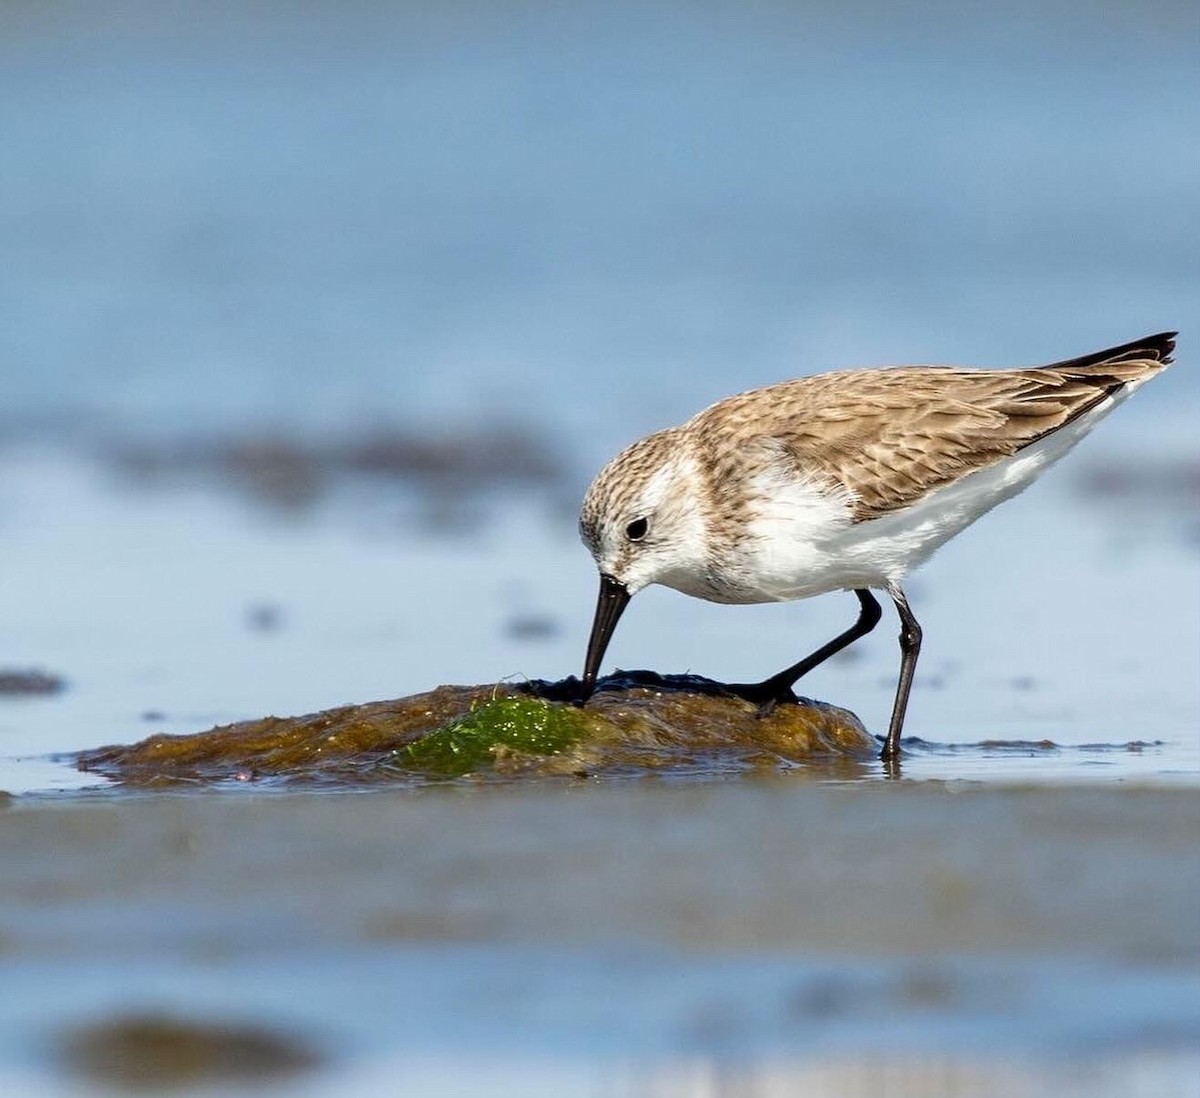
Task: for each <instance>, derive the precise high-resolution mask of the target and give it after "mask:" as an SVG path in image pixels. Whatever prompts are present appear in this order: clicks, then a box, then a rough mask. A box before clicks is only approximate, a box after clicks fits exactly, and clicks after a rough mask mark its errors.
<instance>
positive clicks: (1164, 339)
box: [1047, 332, 1179, 370]
mask: <svg viewBox="0 0 1200 1098" xmlns="http://www.w3.org/2000/svg"><path fill="white" fill-rule="evenodd" d="M1178 336H1179V333H1178V332H1159V333H1158V334H1157V335H1148V336H1145V337H1143V338H1142V339H1135V340H1134V341H1133V342H1132V343H1122V344H1121V345H1120V346H1118V347H1108V348H1106V349H1105V350H1103V351H1096V352H1094V353H1093V354H1090V355H1083V356H1082V357H1080V358H1069V359H1066V360H1065V361H1064V362H1055V363H1053V364H1052V365H1051V366H1049V367H1047V369H1050V370H1063V369H1076V370H1078V369H1084V368H1086V367H1088V366H1100V365H1103V364H1104V363H1107V362H1132V361H1135V360H1144V361H1149V362H1158V363H1159V364H1161V365H1163V366H1169V365H1170V364H1171V363H1172V362H1173V361H1174V358H1173V356H1174V354H1175V340H1176V338H1177V337H1178Z"/></svg>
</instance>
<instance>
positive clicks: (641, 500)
mask: <svg viewBox="0 0 1200 1098" xmlns="http://www.w3.org/2000/svg"><path fill="white" fill-rule="evenodd" d="M1176 334H1177V333H1175V332H1163V333H1161V334H1159V335H1152V336H1147V337H1146V338H1145V339H1139V340H1136V341H1134V342H1133V343H1126V344H1123V345H1122V346H1120V347H1112V348H1109V349H1108V350H1106V351H1098V352H1097V353H1095V354H1090V355H1084V356H1083V357H1081V358H1073V359H1068V360H1067V361H1065V362H1056V363H1053V364H1052V365H1049V366H1041V367H1034V368H1027V369H1003V370H984V369H962V368H958V367H953V366H899V367H891V368H882V369H860V370H845V371H839V372H836V373H827V374H819V375H817V376H814V377H806V378H800V379H798V380H795V381H785V382H782V383H780V384H778V385H771V386H768V387H767V388H765V389H755V390H752V391H750V392H746V393H741V394H740V395H738V396H732V397H729V398H727V399H725V400H722V401H720V402H718V403H717V404H714V405H712V406H711V407H710V408H707V409H705V410H704V411H702V412H700V413H699V414H698V415H696V416H694V417H693V418H692V419H690V420H688V421H687V423H684V424H683V425H682V426H679V427H672V428H670V429H668V430H665V431H659V432H657V433H656V434H653V435H650V436H648V437H647V438H644V439H641V440H640V441H639V442H635V443H634V444H633V445H632V446H630V447H628V448H627V449H626V450H624V451H622V453H620V454H618V455H617V457H615V458H614V459H613V460H612V461H611V462H609V464H608V465H606V466H605V467H604V469H603V470H601V472H600V474H599V475H598V476H597V477H596V479H595V480H594V481H593V482H592V485H591V487H590V488H589V489H588V492H587V496H586V498H585V499H584V503H583V510H582V512H581V514H580V518H579V530H580V534H581V536H582V538H583V541H584V544H586V545H587V547H588V549H589V550H591V553H592V556H593V557H594V558H595V561H596V564H597V566H598V567H599V569H600V598H599V602H598V604H597V606H596V616H595V620H594V622H593V625H592V632H591V638H590V640H589V642H588V648H587V658H586V661H585V666H584V672H583V694H584V698H585V699H586V698H587V697H589V696H590V695H591V693H592V692H593V690H594V689H595V685H596V676H597V674H598V672H599V670H600V663H601V660H602V659H603V658H604V652H605V649H606V648H607V647H608V642H609V640H610V638H611V637H612V634H613V630H614V629H615V628H616V624H617V620H618V619H619V618H620V616H621V613H622V611H624V609H625V607H626V605H628V603H629V600H630V598H631V597H632V596H633V595H635V594H636V593H637V592H638V591H640V590H641V589H642V588H643V587H646V586H648V585H649V584H652V583H661V584H664V585H665V586H667V587H673V588H675V589H676V590H677V591H682V592H683V593H684V594H686V595H694V596H696V597H697V598H702V599H708V600H709V601H711V602H722V603H756V602H779V601H786V600H790V599H802V598H808V597H809V596H811V595H820V594H823V593H825V592H827V591H853V592H854V593H855V595H856V596H857V597H858V602H859V614H858V620H857V621H856V622H855V623H854V625H852V626H851V627H850V628H849V629H847V630H846V631H845V632H844V633H841V634H840V635H838V636H836V637H834V638H833V640H831V641H829V643H828V644H825V645H823V646H822V647H820V648H818V649H817V650H816V651H815V652H813V653H812V654H811V655H809V656H807V657H805V658H804V659H802V660H800V661H799V662H798V663H795V664H793V665H792V666H790V667H786V668H784V669H783V670H782V671H780V672H779V673H778V674H775V675H772V676H771V677H770V678H768V679H764V680H763V681H762V682H760V683H753V684H737V685H733V686H730V687H729V689H730V691H731V692H732V693H734V694H737V695H738V696H740V697H744V698H746V699H747V700H750V701H752V702H754V703H756V704H758V705H759V706H760V707H761V710H762V711H763V712H769V711H770V710H771V709H772V708H773V707H774V706H775V705H776V704H777V703H779V702H780V701H785V700H794V698H795V695H794V694H793V693H792V686H793V685H794V684H795V682H796V680H798V679H799V678H800V677H801V676H802V675H804V674H807V673H808V672H809V671H811V670H812V669H813V668H814V667H816V666H817V665H818V664H820V663H822V662H823V661H825V660H827V659H828V658H829V657H830V656H832V655H833V654H834V653H835V652H839V651H841V650H842V649H843V648H845V647H846V646H847V645H849V644H851V643H852V642H853V641H855V640H857V639H858V638H860V637H862V636H865V635H866V634H867V633H869V632H870V631H871V630H872V629H873V628H874V627H875V625H876V624H877V623H878V622H879V618H880V608H879V603H878V601H877V600H876V598H875V596H874V595H873V594H872V593H871V591H872V589H876V590H882V591H886V592H887V594H888V595H889V596H890V597H891V599H892V602H893V603H894V604H895V606H896V611H897V613H898V614H899V616H900V678H899V684H898V686H897V688H896V698H895V703H894V705H893V707H892V717H891V721H890V723H889V725H888V731H887V736H886V738H885V740H884V744H883V750H882V756H881V757H882V758H883V759H885V760H894V759H896V758H897V757H898V755H899V751H900V732H901V729H902V728H903V726H904V712H905V709H906V707H907V705H908V695H909V691H910V690H911V688H912V680H913V672H914V670H915V668H916V664H917V655H918V653H919V652H920V649H921V627H920V625H918V624H917V619H916V618H915V617H914V616H913V612H912V610H911V608H910V607H909V605H908V600H907V599H906V598H905V596H904V591H903V589H902V586H901V584H902V583H903V581H904V579H905V577H906V576H907V575H908V574H909V572H911V571H912V570H913V569H914V568H916V567H917V566H918V565H920V564H922V563H923V562H924V561H926V560H928V559H929V557H930V556H931V555H932V554H933V552H934V551H935V550H936V549H937V548H938V547H939V546H940V545H942V544H943V543H944V542H946V541H947V540H949V539H950V538H952V537H953V536H954V535H955V534H957V533H958V532H959V531H960V530H962V529H964V528H965V527H966V526H968V525H970V524H971V523H972V522H974V521H975V520H976V519H977V518H979V516H980V515H982V514H984V512H986V511H989V510H991V509H992V508H993V507H995V506H996V504H998V503H1000V502H1001V501H1002V500H1005V499H1009V498H1010V497H1012V496H1014V495H1016V494H1017V493H1018V492H1020V491H1021V490H1022V489H1024V488H1026V487H1027V486H1028V485H1029V484H1031V483H1032V482H1033V481H1034V480H1035V479H1036V478H1037V477H1038V476H1039V475H1040V474H1041V473H1042V471H1043V470H1045V469H1046V468H1047V466H1049V465H1050V464H1052V463H1053V462H1055V461H1057V460H1058V459H1059V458H1060V457H1062V455H1063V454H1065V453H1066V452H1067V451H1068V450H1069V449H1070V448H1071V447H1072V446H1074V445H1075V443H1076V442H1078V441H1079V440H1080V439H1081V438H1082V437H1083V436H1084V435H1085V434H1087V433H1088V431H1090V430H1091V429H1092V428H1093V427H1094V426H1095V425H1096V424H1097V423H1098V422H1099V421H1100V420H1101V419H1103V418H1104V416H1106V415H1108V413H1109V412H1110V411H1112V409H1113V408H1114V407H1116V406H1117V405H1118V404H1119V403H1121V401H1123V400H1124V399H1125V398H1126V397H1128V396H1129V394H1130V393H1132V392H1133V390H1134V389H1136V388H1137V387H1138V386H1139V385H1141V384H1142V383H1143V382H1144V381H1146V380H1148V379H1149V378H1151V377H1153V376H1154V375H1155V374H1157V373H1158V372H1159V371H1160V370H1162V369H1163V368H1164V367H1165V366H1167V365H1168V364H1169V363H1170V362H1171V355H1172V352H1173V351H1174V349H1175V336H1176Z"/></svg>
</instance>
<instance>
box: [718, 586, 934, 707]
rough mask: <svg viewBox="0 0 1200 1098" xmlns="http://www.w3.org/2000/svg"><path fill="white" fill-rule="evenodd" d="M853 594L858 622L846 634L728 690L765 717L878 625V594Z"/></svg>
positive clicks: (863, 590)
mask: <svg viewBox="0 0 1200 1098" xmlns="http://www.w3.org/2000/svg"><path fill="white" fill-rule="evenodd" d="M854 593H855V594H856V595H857V596H858V605H859V611H858V621H856V622H855V623H854V624H853V625H852V626H851V627H850V628H849V629H847V630H846V631H845V632H844V633H839V634H838V635H837V636H836V637H834V638H833V640H831V641H830V642H829V643H828V644H824V645H822V646H821V647H820V648H818V649H817V650H816V651H815V652H814V653H812V655H810V656H805V657H804V659H802V660H801V661H800V662H799V663H794V664H792V666H791V667H785V668H784V669H783V670H782V671H780V672H779V674H777V675H772V676H771V677H770V678H769V679H764V680H763V681H762V682H756V683H749V684H744V683H743V684H739V685H736V686H730V687H729V692H730V693H731V694H736V695H737V696H738V697H739V698H745V699H746V700H747V701H750V702H755V703H756V704H757V705H758V707H759V716H762V717H765V716H766V715H767V714H768V713H770V712H771V710H772V709H774V708H775V706H776V705H777V704H778V703H779V702H781V701H783V700H785V699H787V698H789V697H791V694H792V686H793V685H794V684H795V683H796V682H797V680H799V679H800V678H801V677H802V676H804V675H807V674H808V673H809V672H810V671H811V670H812V669H813V668H814V667H816V666H818V665H819V664H822V663H824V662H825V661H826V660H827V659H829V657H830V656H832V655H834V654H835V653H837V652H840V651H841V650H842V649H843V648H845V647H846V646H847V645H850V644H853V643H854V642H855V641H856V640H858V639H859V637H865V636H866V635H867V634H868V633H869V632H870V631H871V630H872V629H874V628H875V626H877V625H878V624H879V619H880V617H881V611H880V609H879V602H878V601H877V600H876V598H875V596H874V595H872V594H871V592H870V591H868V590H867V589H866V588H865V587H863V588H858V589H856V590H855V592H854ZM914 624H915V623H914ZM918 632H919V631H918Z"/></svg>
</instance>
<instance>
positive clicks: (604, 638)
mask: <svg viewBox="0 0 1200 1098" xmlns="http://www.w3.org/2000/svg"><path fill="white" fill-rule="evenodd" d="M629 599H630V595H629V592H628V591H627V590H626V589H625V585H624V584H623V583H618V582H617V581H616V580H615V579H613V578H612V576H606V575H604V574H603V573H601V575H600V598H599V600H598V601H597V603H596V617H595V620H594V621H593V622H592V636H591V638H590V639H589V640H588V646H587V659H586V660H585V661H584V664H583V700H584V701H587V699H588V698H590V697H591V696H592V691H593V690H595V689H596V675H597V674H598V673H599V671H600V661H601V660H602V659H604V651H605V649H606V648H608V642H609V641H610V640H611V639H612V635H613V630H614V629H616V627H617V622H618V621H619V620H620V618H621V613H622V611H623V610H624V609H625V607H626V606H628V605H629Z"/></svg>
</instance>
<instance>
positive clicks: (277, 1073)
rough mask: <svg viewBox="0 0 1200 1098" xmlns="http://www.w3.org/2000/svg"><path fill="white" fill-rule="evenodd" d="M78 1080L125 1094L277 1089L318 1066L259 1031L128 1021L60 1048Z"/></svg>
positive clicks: (296, 1046) (301, 1049) (90, 1028)
mask: <svg viewBox="0 0 1200 1098" xmlns="http://www.w3.org/2000/svg"><path fill="white" fill-rule="evenodd" d="M61 1056H62V1061H63V1065H64V1067H65V1068H66V1069H67V1070H68V1071H69V1072H70V1073H71V1074H72V1075H75V1076H78V1077H80V1078H82V1079H85V1080H88V1081H90V1082H94V1083H98V1084H101V1085H103V1086H108V1087H114V1088H117V1089H119V1090H121V1091H134V1092H137V1093H161V1092H162V1091H164V1090H170V1091H174V1090H181V1089H190V1088H193V1087H197V1086H205V1085H207V1086H213V1085H221V1086H232V1085H240V1086H244V1085H251V1084H264V1083H274V1082H278V1081H280V1080H282V1079H286V1078H289V1077H292V1076H295V1075H298V1074H301V1073H303V1072H307V1071H310V1070H312V1069H313V1068H315V1067H317V1066H318V1064H319V1062H320V1058H319V1057H318V1056H317V1054H316V1053H315V1052H314V1051H312V1050H311V1049H309V1048H307V1047H306V1046H304V1045H303V1044H300V1043H299V1042H297V1041H295V1040H293V1039H292V1038H290V1037H286V1036H283V1035H282V1034H277V1033H273V1032H271V1031H270V1030H267V1029H262V1028H259V1027H256V1026H245V1025H235V1024H217V1023H212V1022H200V1021H190V1020H184V1019H179V1018H170V1017H159V1016H157V1015H130V1016H122V1017H116V1018H112V1019H109V1020H105V1021H101V1022H97V1023H94V1024H91V1025H85V1026H83V1027H81V1028H79V1029H77V1030H74V1031H72V1032H70V1033H68V1034H67V1035H66V1036H65V1037H64V1038H63V1040H62V1042H61Z"/></svg>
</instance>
